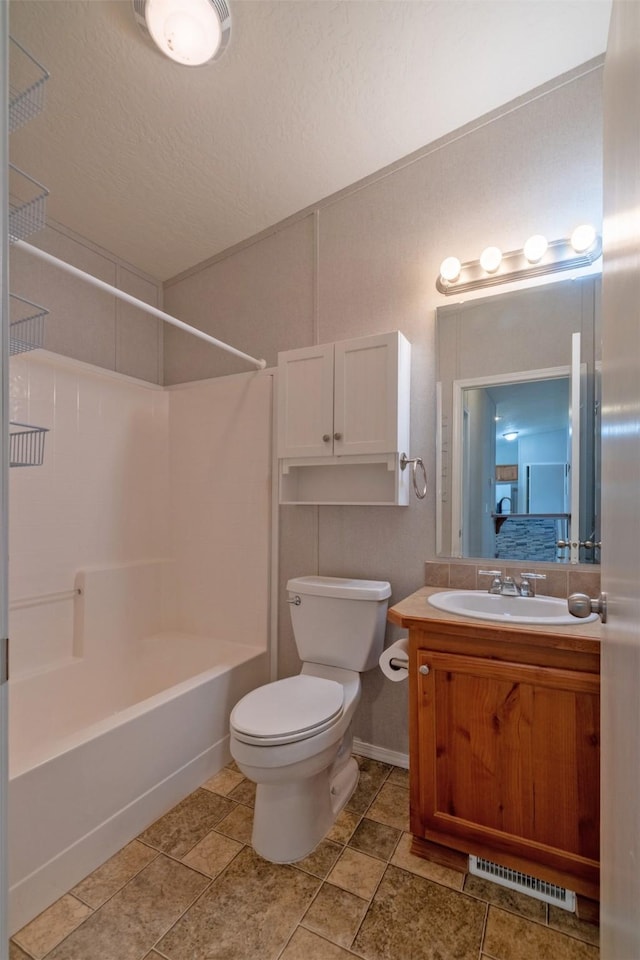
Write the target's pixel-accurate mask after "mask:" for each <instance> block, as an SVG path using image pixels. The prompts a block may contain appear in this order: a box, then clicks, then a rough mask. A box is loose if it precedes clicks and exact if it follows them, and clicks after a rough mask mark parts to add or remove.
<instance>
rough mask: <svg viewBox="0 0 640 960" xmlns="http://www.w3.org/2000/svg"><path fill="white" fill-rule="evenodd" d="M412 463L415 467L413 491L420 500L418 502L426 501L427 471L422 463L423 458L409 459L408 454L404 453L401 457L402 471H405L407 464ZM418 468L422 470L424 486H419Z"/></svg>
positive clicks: (412, 472)
mask: <svg viewBox="0 0 640 960" xmlns="http://www.w3.org/2000/svg"><path fill="white" fill-rule="evenodd" d="M409 463H412V464H413V467H412V469H411V479H412V481H413V491H414V493H415V495H416V497H417V498H418V500H424V498H425V497H426V495H427V470H426V468H425V465H424V463H423V462H422V457H408V456H407V455H406V453H403V454H402V455H401V456H400V469H401V470H404V469H405V467H406V466H407V464H409ZM418 467H420V468H421V469H422V486H421V487H419V486H418V478H417V470H418Z"/></svg>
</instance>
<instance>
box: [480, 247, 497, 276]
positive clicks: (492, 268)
mask: <svg viewBox="0 0 640 960" xmlns="http://www.w3.org/2000/svg"><path fill="white" fill-rule="evenodd" d="M501 263H502V250H500V248H499V247H486V248H485V249H484V250H483V251H482V253H481V254H480V266H481V267H482V269H483V270H484V271H486V273H495V272H496V270H497V269H498V267H499V266H500V264H501Z"/></svg>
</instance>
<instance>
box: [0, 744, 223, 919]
mask: <svg viewBox="0 0 640 960" xmlns="http://www.w3.org/2000/svg"><path fill="white" fill-rule="evenodd" d="M229 758H230V753H229V737H228V736H225V737H223V738H222V739H221V740H219V741H218V742H217V743H216V744H214V745H213V746H212V747H210V748H209V749H208V750H206V751H204V753H201V754H199V755H198V756H197V757H194V758H193V759H192V760H190V761H189V762H188V763H186V764H185V765H184V766H183V767H181V768H180V769H179V770H176V771H175V773H173V774H171V776H169V777H166V778H165V779H164V780H161V781H160V782H159V783H157V784H156V785H155V786H154V787H152V788H151V789H150V790H147V792H146V793H144V794H143V795H142V796H140V797H137V798H136V799H135V800H134V801H132V802H131V803H129V804H127V806H126V807H123V808H122V809H121V810H118V811H117V812H116V813H115V814H113V815H112V816H111V817H109V819H108V820H105V821H104V822H103V823H101V824H99V825H98V826H97V827H96V828H95V829H93V830H91V831H90V833H87V834H86V835H85V836H83V837H81V838H80V839H79V840H77V841H76V842H75V843H73V844H72V845H71V846H70V847H67V848H66V850H63V851H62V852H61V853H60V854H58V855H57V856H55V857H53V858H52V859H51V860H49V861H48V862H47V863H45V864H43V866H42V867H40V868H39V869H38V870H35V871H34V872H33V873H31V874H30V875H29V876H28V877H24V879H23V880H21V881H20V882H19V883H17V884H15V885H14V886H13V887H12V888H11V889H10V891H9V936H12V935H13V934H14V933H15V932H16V931H17V930H20V929H21V928H22V927H23V926H24V925H25V924H26V923H28V922H29V921H30V920H32V919H33V918H34V917H35V916H37V915H38V914H39V913H41V912H42V911H43V910H45V909H46V908H47V907H49V906H51V904H52V903H54V902H55V901H56V900H58V899H59V898H60V897H61V896H62V895H63V894H65V893H67V892H68V891H69V890H70V889H71V888H72V887H73V886H75V884H76V883H79V881H80V880H82V879H83V878H84V877H86V876H87V875H88V874H89V873H91V872H92V871H93V870H95V869H96V868H97V867H99V866H100V865H101V864H102V863H104V862H105V860H108V859H109V857H112V856H113V855H114V853H117V852H118V850H120V849H121V848H122V847H124V846H125V845H126V844H127V843H129V842H130V841H131V840H133V839H134V838H135V837H137V836H138V834H139V833H141V832H142V831H143V830H145V829H146V828H147V827H148V826H149V825H150V824H151V823H153V822H154V820H157V819H158V817H161V816H162V815H163V814H164V813H166V812H167V810H169V809H171V807H173V806H175V804H176V803H179V802H180V800H182V799H183V798H184V797H186V796H187V795H188V794H189V793H191V792H192V791H193V790H196V789H197V788H198V787H199V786H200V785H201V784H202V783H204V781H205V780H207V779H208V778H209V777H211V776H213V774H214V773H217V772H218V770H220V769H222V767H223V766H224V765H225V764H226V763H228V762H229Z"/></svg>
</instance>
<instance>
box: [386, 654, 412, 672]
mask: <svg viewBox="0 0 640 960" xmlns="http://www.w3.org/2000/svg"><path fill="white" fill-rule="evenodd" d="M389 666H390V667H393V669H394V670H406V669H407V667H408V666H409V664H408V662H407V661H406V660H401V659H400V658H399V657H391V659H390V660H389Z"/></svg>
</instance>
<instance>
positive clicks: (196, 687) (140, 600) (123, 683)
mask: <svg viewBox="0 0 640 960" xmlns="http://www.w3.org/2000/svg"><path fill="white" fill-rule="evenodd" d="M171 567H172V565H171V563H170V562H167V561H152V562H149V563H141V564H126V565H121V566H116V567H109V568H103V569H95V570H87V571H84V572H83V573H80V574H79V575H78V577H77V580H76V588H77V590H78V591H79V592H78V595H77V597H76V599H75V600H74V601H72V602H73V604H74V606H75V610H74V618H73V623H74V638H73V651H72V656H70V657H68V658H67V660H66V662H61V663H60V664H59V665H57V666H55V667H49V668H48V669H46V670H43V671H42V672H40V673H33V674H31V675H30V676H24V677H20V678H19V679H16V680H12V681H11V683H10V693H9V709H10V737H11V742H10V784H9V818H10V836H9V869H10V878H9V881H10V911H9V916H10V926H11V932H12V933H13V932H15V931H16V930H17V929H19V928H20V927H21V926H23V925H24V923H26V922H28V921H29V920H30V919H32V918H33V917H34V916H35V915H36V914H37V913H39V912H40V911H41V910H43V909H44V908H45V907H46V906H48V905H49V904H50V903H52V902H53V901H54V900H55V899H57V898H58V897H59V896H61V895H62V894H63V893H65V892H66V891H67V890H69V889H70V888H71V887H72V886H73V885H74V884H75V883H77V882H78V881H79V880H80V879H81V878H82V877H84V876H86V874H87V873H89V872H91V871H92V870H93V869H95V868H96V867H97V866H98V865H99V864H100V863H102V862H103V861H104V860H106V859H107V858H108V857H109V856H111V855H112V854H113V853H115V852H116V851H117V850H118V849H120V847H122V846H123V845H124V844H126V843H127V842H128V841H129V840H131V839H132V838H133V837H134V836H136V835H137V834H138V833H139V832H140V831H141V830H143V829H144V828H145V827H146V826H147V825H148V824H149V823H151V822H152V821H153V820H154V819H156V818H157V817H158V816H160V815H161V814H162V813H164V812H165V811H166V810H167V809H168V808H170V807H171V806H172V805H173V804H175V803H177V802H178V801H179V800H180V799H182V798H183V797H184V796H185V795H186V794H188V793H189V792H190V791H191V790H193V789H195V788H196V787H198V786H199V785H200V784H202V783H203V781H204V780H206V779H207V777H209V776H211V775H212V774H213V773H215V772H216V771H217V770H219V769H220V768H221V767H222V766H224V764H225V763H226V762H228V760H229V758H230V755H229V750H228V739H229V738H228V721H229V713H230V711H231V708H232V707H233V705H234V704H235V703H236V702H237V700H239V699H240V697H242V696H244V694H245V693H247V692H248V691H249V690H251V689H253V688H254V687H256V686H258V685H259V684H261V683H264V682H266V681H267V679H268V659H267V651H266V641H265V643H264V645H262V646H252V645H248V644H245V643H241V642H235V640H234V638H233V634H232V627H231V625H230V624H225V623H223V622H220V623H219V624H218V626H217V628H216V632H218V633H219V636H218V637H217V638H212V637H203V636H196V635H189V634H187V633H181V632H179V631H172V632H167V631H163V632H159V628H160V629H161V628H162V624H163V623H166V622H167V620H166V611H165V610H163V604H164V603H165V600H166V597H167V595H168V592H167V590H166V587H167V584H168V583H169V582H170V577H171ZM168 578H169V579H168ZM265 636H266V629H265Z"/></svg>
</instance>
